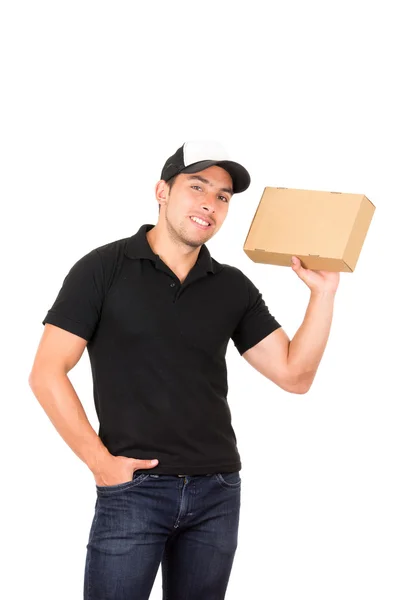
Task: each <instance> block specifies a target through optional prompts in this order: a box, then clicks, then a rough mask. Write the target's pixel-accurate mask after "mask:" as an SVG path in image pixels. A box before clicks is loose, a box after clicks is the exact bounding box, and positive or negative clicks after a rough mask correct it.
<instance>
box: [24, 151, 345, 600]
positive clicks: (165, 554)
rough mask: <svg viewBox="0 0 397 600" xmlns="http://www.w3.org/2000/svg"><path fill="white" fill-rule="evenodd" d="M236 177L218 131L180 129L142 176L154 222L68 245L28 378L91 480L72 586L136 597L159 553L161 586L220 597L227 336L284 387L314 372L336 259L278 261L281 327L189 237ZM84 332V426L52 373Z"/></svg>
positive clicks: (231, 447) (199, 238)
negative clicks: (152, 175)
mask: <svg viewBox="0 0 397 600" xmlns="http://www.w3.org/2000/svg"><path fill="white" fill-rule="evenodd" d="M249 184H250V176H249V174H248V171H247V170H246V169H245V168H244V167H243V166H242V165H240V164H238V163H236V162H234V161H232V160H230V158H229V156H228V155H227V153H226V151H225V149H224V148H223V147H222V146H221V145H220V144H217V143H210V142H198V141H196V142H186V143H185V144H183V146H181V147H180V148H179V149H178V150H177V151H176V152H175V154H174V155H172V156H171V157H170V158H169V159H168V160H167V161H166V163H165V165H164V167H163V169H162V172H161V178H160V180H159V181H158V182H157V184H156V188H155V192H156V199H157V202H158V204H159V218H158V222H157V224H156V225H155V226H153V225H143V226H141V227H140V229H139V231H138V232H137V233H136V234H134V235H132V236H131V237H129V238H124V239H121V240H117V241H115V242H111V243H109V244H106V245H104V246H101V247H99V248H96V249H94V250H92V251H91V252H89V253H88V254H86V255H85V256H84V257H82V258H81V259H80V260H79V261H78V262H77V263H76V264H75V265H74V266H73V267H72V268H71V270H70V271H69V273H68V275H67V277H66V278H65V280H64V282H63V286H62V288H61V290H60V292H59V294H58V296H57V298H56V300H55V302H54V304H53V306H52V308H51V309H50V310H49V311H48V313H47V316H46V318H45V319H44V321H43V324H44V325H45V329H44V332H43V336H42V339H41V341H40V344H39V347H38V350H37V354H36V357H35V361H34V365H33V368H32V372H31V374H30V378H29V382H30V385H31V388H32V390H33V392H34V394H35V395H36V397H37V399H38V400H39V402H40V404H41V405H42V406H43V408H44V410H45V411H46V413H47V415H48V416H49V418H50V419H51V421H52V423H53V424H54V426H55V427H56V428H57V430H58V432H59V434H60V435H61V436H62V437H63V439H64V440H65V441H66V442H67V443H68V445H69V446H70V447H71V449H72V450H73V451H74V452H75V453H76V454H77V455H78V456H79V457H80V458H81V459H82V460H83V461H84V462H85V463H86V464H87V466H88V467H89V468H90V470H91V471H92V473H93V475H94V478H95V482H96V492H97V501H96V506H95V514H94V517H93V522H92V525H91V530H90V534H89V540H88V544H87V558H86V565H85V580H84V598H85V599H86V600H88V599H92V600H94V599H95V600H101V599H103V600H105V599H107V600H110V599H111V600H124V599H127V598H128V600H135V599H136V600H138V599H139V600H143V599H146V598H149V595H150V591H151V589H152V586H153V582H154V580H155V577H156V574H157V571H158V568H159V565H160V564H161V567H162V577H163V593H164V595H163V598H164V599H165V598H167V599H168V600H182V599H184V600H185V599H189V600H198V599H200V600H220V599H221V598H224V596H225V593H226V588H227V585H228V581H229V575H230V572H231V568H232V563H233V558H234V554H235V550H236V547H237V534H238V523H239V512H240V492H241V478H240V470H241V461H240V456H239V453H238V450H237V446H236V437H235V434H234V431H233V428H232V425H231V414H230V410H229V407H228V403H227V389H228V388H227V371H226V364H225V354H226V349H227V345H228V342H229V341H230V339H232V340H233V342H234V344H235V346H236V348H237V350H238V351H239V353H240V354H241V355H242V356H243V357H244V358H245V359H246V360H247V361H248V362H249V364H251V365H252V366H253V367H254V368H255V369H257V370H258V371H259V372H260V373H262V374H263V375H264V376H265V377H267V378H268V379H270V380H271V381H272V382H274V383H275V384H276V385H278V386H279V387H281V388H282V389H284V390H285V391H287V392H291V393H294V394H303V393H305V392H307V391H308V389H309V387H310V386H311V383H312V381H313V379H314V376H315V373H316V371H317V367H318V365H319V362H320V360H321V357H322V354H323V352H324V348H325V345H326V342H327V339H328V335H329V330H330V326H331V320H332V312H333V301H334V296H335V292H336V290H337V287H338V282H339V273H328V272H324V271H318V272H314V271H310V270H307V269H304V268H303V267H302V266H301V264H300V261H299V260H297V262H296V264H293V266H292V268H293V270H294V271H295V272H296V274H297V275H298V276H299V277H300V278H301V279H302V280H303V281H304V282H305V283H306V284H307V285H308V286H309V288H310V290H311V295H310V302H309V306H308V309H307V311H306V315H305V319H304V321H303V323H302V325H301V327H300V328H299V330H298V331H297V333H296V335H295V337H294V338H293V339H292V341H290V340H289V338H288V337H287V335H286V333H285V332H284V331H283V329H282V328H281V325H280V324H279V323H278V322H277V321H276V319H275V318H274V317H273V316H272V315H271V314H270V312H269V310H268V308H267V306H266V304H265V302H264V300H263V298H262V295H261V293H260V292H259V290H258V289H257V288H256V287H255V286H254V284H253V283H252V282H251V281H250V280H249V279H248V278H247V277H246V276H245V275H244V274H243V273H242V272H241V271H240V270H239V269H237V268H235V267H232V266H230V265H225V264H220V263H219V262H217V261H216V260H215V259H213V258H212V257H211V256H210V253H209V251H208V249H207V247H206V245H205V244H206V242H208V241H209V240H210V239H211V238H212V237H213V236H214V235H215V234H216V232H217V231H218V230H219V229H220V228H221V226H222V224H223V222H224V220H225V218H226V216H227V213H228V210H229V205H230V201H231V198H232V196H233V195H234V194H236V193H241V192H243V191H245V190H246V189H247V188H248V186H249ZM236 207H237V205H236ZM236 209H237V210H243V209H244V208H243V205H242V204H239V206H238V208H236ZM86 346H87V351H88V354H89V358H90V361H91V369H92V375H93V384H94V401H95V407H96V411H97V415H98V420H99V433H98V435H97V434H96V433H95V431H94V430H93V428H92V427H91V425H90V424H89V422H88V420H87V418H86V415H85V412H84V409H83V407H82V405H81V402H80V401H79V398H78V396H77V394H76V392H75V390H74V388H73V386H72V384H71V382H70V380H69V378H68V377H67V373H68V372H69V371H70V370H71V369H72V368H73V366H74V365H75V364H76V363H77V361H78V360H79V359H80V357H81V355H82V353H83V351H84V348H85V347H86ZM151 459H154V462H153V463H152V460H151Z"/></svg>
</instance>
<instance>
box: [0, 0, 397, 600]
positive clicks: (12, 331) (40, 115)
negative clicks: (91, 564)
mask: <svg viewBox="0 0 397 600" xmlns="http://www.w3.org/2000/svg"><path fill="white" fill-rule="evenodd" d="M391 7H392V3H389V2H379V1H378V2H376V3H375V2H366V3H361V2H351V1H350V2H349V1H346V0H344V1H343V2H335V1H334V2H332V3H323V2H312V3H310V2H299V3H292V2H291V3H287V2H284V1H278V2H272V3H264V2H263V3H261V2H253V1H247V0H246V1H245V2H239V3H233V2H230V1H229V2H228V3H226V2H204V1H201V2H199V3H191V4H188V3H183V2H176V1H168V2H155V1H152V2H148V3H147V4H145V5H143V3H141V2H140V3H133V2H125V1H123V2H121V1H120V2H101V1H95V2H88V1H85V0H79V1H78V2H75V1H71V0H69V1H68V2H54V1H51V2H40V1H36V2H18V1H16V0H14V1H11V0H9V1H8V2H7V1H5V2H3V3H2V7H1V13H0V45H1V47H0V52H1V73H0V75H1V88H2V89H1V94H0V102H1V111H0V119H1V135H0V138H1V139H0V143H1V171H2V175H1V183H0V185H1V190H0V191H1V206H2V209H1V216H2V218H1V246H2V247H1V257H2V260H1V270H2V278H1V279H2V294H1V302H2V317H3V318H2V342H3V343H2V347H3V356H2V377H1V381H2V389H1V400H2V420H1V444H2V451H1V458H2V465H1V470H2V475H1V484H2V486H1V487H2V493H1V498H2V506H3V508H2V511H1V520H2V523H1V538H2V549H3V551H4V552H5V553H6V562H5V563H4V562H3V575H2V580H1V584H0V585H1V586H3V587H4V588H6V589H8V591H7V592H6V593H4V594H3V593H2V594H1V595H2V596H4V597H5V598H7V599H9V600H11V599H14V598H15V599H16V598H18V599H19V598H28V597H29V598H30V597H32V598H33V597H35V598H36V597H37V598H40V599H41V600H45V599H47V598H48V599H51V600H53V599H54V598H56V599H57V600H63V599H65V600H66V599H67V600H70V599H74V598H82V587H83V571H84V561H85V553H86V543H87V538H88V533H89V528H90V526H91V520H92V516H93V511H94V504H95V499H96V490H95V485H94V483H95V482H94V478H93V475H92V473H91V472H90V471H89V470H88V468H87V467H86V465H85V464H84V463H83V462H82V461H80V460H79V458H78V457H77V456H76V455H75V454H74V453H73V452H72V451H71V450H70V448H69V447H68V446H67V445H66V444H65V442H64V441H63V440H62V438H61V437H60V436H59V435H58V433H57V432H56V430H55V429H54V427H53V426H52V424H51V422H50V421H49V419H48V418H47V416H46V414H45V412H44V411H43V409H42V408H41V406H40V405H39V403H38V402H37V400H36V399H35V397H34V395H33V393H32V391H31V390H30V388H29V385H28V376H29V372H30V369H31V366H32V363H33V358H34V354H35V351H36V348H37V345H38V342H39V339H40V336H41V334H42V331H43V325H42V324H41V321H42V320H43V318H44V316H45V315H46V312H47V310H48V309H49V308H50V307H51V305H52V303H53V301H54V299H55V296H56V294H57V292H58V290H59V288H60V286H61V284H62V281H63V279H64V277H65V275H66V273H67V272H68V270H69V269H70V268H71V266H72V265H73V264H74V263H75V262H76V261H77V260H78V258H80V257H81V256H83V255H84V254H86V253H87V252H88V251H90V250H91V249H93V248H95V247H97V246H100V245H103V244H105V243H107V242H110V241H113V240H116V239H120V238H123V237H127V236H129V235H132V234H133V233H135V232H136V231H137V230H138V228H139V227H140V225H141V224H143V223H155V222H156V221H157V216H158V210H157V203H156V200H155V196H154V186H155V183H156V182H157V181H158V179H159V178H160V172H161V168H162V166H163V163H164V161H165V159H166V158H167V157H168V156H170V155H171V154H173V153H174V152H175V150H176V149H177V148H178V147H179V146H180V145H181V144H182V143H183V142H184V141H185V140H188V139H206V138H209V139H215V140H218V141H221V142H222V143H224V144H225V145H226V147H227V148H228V149H229V152H230V154H231V155H232V156H233V157H234V159H235V160H238V161H241V162H242V163H243V164H244V165H245V166H246V167H247V168H248V170H249V171H250V173H251V176H252V184H251V187H250V188H249V190H248V191H247V192H245V193H244V194H241V195H237V196H235V197H234V198H233V200H232V202H231V206H230V210H229V214H228V217H227V219H226V221H225V223H224V225H223V227H222V229H221V231H220V232H219V233H218V234H217V235H216V236H215V238H214V239H212V240H211V241H210V242H209V244H208V248H209V250H210V252H211V254H212V255H213V256H214V258H216V259H217V260H218V261H220V262H226V263H228V264H232V265H235V266H237V267H239V268H240V269H242V270H243V272H244V273H246V274H247V275H248V276H249V277H250V278H251V279H252V280H253V282H254V283H255V284H256V285H257V286H258V287H259V289H260V290H261V291H262V293H263V297H264V299H265V301H266V303H267V304H268V306H269V309H270V311H271V312H272V314H273V315H274V316H275V317H276V318H277V320H279V322H280V323H281V324H282V326H283V328H284V330H285V331H286V332H287V334H288V335H289V337H290V338H292V337H293V336H294V334H295V332H296V330H297V329H298V328H299V326H300V324H301V323H302V320H303V318H304V314H305V311H306V307H307V302H308V300H309V289H308V288H307V286H306V285H305V284H304V283H303V281H301V280H300V279H299V278H298V276H297V275H296V274H295V273H294V272H293V271H292V269H291V268H289V267H276V266H272V265H260V264H256V263H253V262H252V261H251V260H250V259H249V258H248V257H247V256H246V255H245V253H244V252H243V249H242V247H243V243H244V240H245V237H246V234H247V231H248V228H249V225H250V223H251V220H252V217H253V215H254V212H255V210H256V207H257V205H258V202H259V199H260V196H261V194H262V191H263V188H264V187H265V186H266V185H267V186H283V187H294V188H301V189H315V190H328V191H341V192H352V193H363V194H366V195H367V196H368V197H369V198H370V200H371V201H372V202H373V203H374V204H375V206H376V211H375V215H374V217H373V221H372V224H371V227H370V229H369V232H368V235H367V238H366V240H365V243H364V246H363V249H362V252H361V255H360V258H359V261H358V263H357V266H356V269H355V271H354V273H351V274H348V273H342V274H341V281H340V286H339V289H338V292H337V295H336V299H335V310H334V319H333V324H332V329H331V335H330V338H329V342H328V345H327V348H326V350H325V353H324V356H323V360H322V362H321V364H320V367H319V370H318V372H317V376H316V379H315V381H314V383H313V386H312V388H311V390H310V391H309V393H308V394H306V395H291V394H288V393H286V392H284V391H283V390H281V389H280V388H278V387H277V386H276V385H274V384H273V383H271V382H270V381H269V380H267V379H265V378H264V377H263V376H261V375H260V374H259V373H258V372H256V371H255V370H254V369H252V367H250V366H249V365H248V363H246V361H244V359H242V358H241V357H240V355H239V354H238V352H237V350H236V348H235V347H234V345H233V343H231V344H230V345H229V347H228V354H227V360H228V370H229V388H230V393H229V403H230V407H231V411H232V418H233V426H234V429H235V432H236V435H237V440H238V447H239V451H240V454H241V457H242V462H243V468H242V471H241V476H242V506H241V520H240V530H239V545H238V549H237V552H236V556H235V562H234V565H233V569H232V573H231V577H230V581H229V587H228V591H227V598H228V599H229V600H237V599H241V598H242V597H245V598H256V599H262V598H263V599H266V600H295V599H298V598H304V599H305V600H319V599H321V600H335V599H338V600H352V599H356V598H357V599H360V600H369V599H371V600H372V599H374V600H378V599H380V598H381V599H382V600H395V599H396V597H397V579H396V561H397V544H396V540H397V518H396V507H397V490H396V457H397V452H396V450H397V448H396V446H397V443H396V417H397V410H396V398H397V394H396V378H395V369H396V367H395V359H396V351H395V337H396V333H397V327H396V310H395V307H396V300H397V298H396V291H395V290H396V285H395V279H396V276H395V273H396V266H395V265H396V259H395V255H394V248H395V244H394V243H393V242H394V238H395V230H396V178H395V170H396V165H397V152H396V139H397V122H396V113H397V111H396V106H397V97H396V87H395V75H396V52H397V44H396V37H395V21H394V19H392V13H391ZM70 378H71V380H72V382H73V384H74V386H75V388H76V391H77V392H78V394H79V397H80V399H81V401H82V403H83V406H84V408H85V410H86V412H87V415H88V417H89V419H90V421H91V423H92V425H93V426H94V428H96V431H97V425H98V423H97V419H96V415H95V412H94V405H93V397H92V382H91V374H90V369H89V362H88V357H87V353H86V352H85V353H84V355H83V357H82V359H81V361H80V362H79V363H78V365H77V366H76V367H75V368H74V369H73V371H72V372H71V373H70ZM160 598H161V574H160V571H159V572H158V576H157V578H156V581H155V584H154V587H153V591H152V594H151V599H154V600H155V599H160Z"/></svg>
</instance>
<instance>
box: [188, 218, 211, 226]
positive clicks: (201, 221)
mask: <svg viewBox="0 0 397 600" xmlns="http://www.w3.org/2000/svg"><path fill="white" fill-rule="evenodd" d="M190 218H191V219H192V221H196V223H199V224H200V225H206V226H207V227H208V226H209V223H207V222H206V221H203V220H202V219H199V218H197V217H190Z"/></svg>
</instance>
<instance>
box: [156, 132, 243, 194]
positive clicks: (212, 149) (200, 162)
mask: <svg viewBox="0 0 397 600" xmlns="http://www.w3.org/2000/svg"><path fill="white" fill-rule="evenodd" d="M213 165H218V166H219V167H222V169H225V171H227V172H228V173H229V175H230V177H231V178H232V180H233V193H234V194H238V193H240V192H244V190H246V189H247V188H248V186H249V184H250V183H251V177H250V175H249V173H248V171H247V169H245V168H244V167H243V166H242V165H240V163H238V162H235V161H233V160H230V156H229V154H228V152H227V150H226V149H225V148H224V146H223V145H222V144H221V143H219V142H216V141H211V140H192V141H190V142H185V143H184V144H182V146H181V147H180V148H178V150H177V151H176V152H175V154H173V155H172V156H170V157H169V158H168V159H167V160H166V162H165V164H164V167H163V169H162V171H161V177H160V179H163V180H164V181H168V180H169V179H171V177H174V175H178V174H179V173H197V172H198V171H203V170H204V169H207V168H208V167H212V166H213Z"/></svg>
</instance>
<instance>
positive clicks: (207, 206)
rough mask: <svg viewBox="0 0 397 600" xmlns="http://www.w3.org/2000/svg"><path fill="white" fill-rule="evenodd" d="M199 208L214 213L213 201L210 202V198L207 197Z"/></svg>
mask: <svg viewBox="0 0 397 600" xmlns="http://www.w3.org/2000/svg"><path fill="white" fill-rule="evenodd" d="M201 208H203V209H204V210H206V211H207V212H210V213H213V212H215V200H211V199H210V197H209V196H208V195H207V197H206V198H205V200H203V203H202V205H201Z"/></svg>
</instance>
